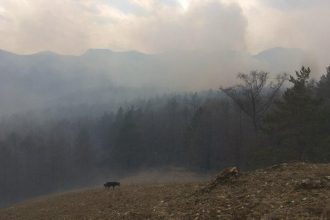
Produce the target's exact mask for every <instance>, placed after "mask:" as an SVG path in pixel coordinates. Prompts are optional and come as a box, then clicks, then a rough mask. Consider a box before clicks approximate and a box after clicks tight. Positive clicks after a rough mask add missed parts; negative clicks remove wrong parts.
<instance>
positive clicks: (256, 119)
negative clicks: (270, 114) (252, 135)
mask: <svg viewBox="0 0 330 220" xmlns="http://www.w3.org/2000/svg"><path fill="white" fill-rule="evenodd" d="M238 78H239V79H240V80H241V83H240V84H238V85H236V86H233V87H229V88H222V87H221V88H220V89H221V90H222V91H223V92H224V93H225V94H226V95H227V96H229V97H230V98H231V99H232V100H233V101H234V102H235V103H236V104H237V105H238V106H239V108H240V109H241V110H242V111H243V112H244V113H245V114H246V115H248V116H249V117H250V118H251V119H252V123H253V126H254V129H255V132H256V133H257V132H258V130H259V128H260V121H261V119H262V117H263V116H264V114H265V113H266V112H267V110H268V109H269V108H270V106H271V104H272V103H273V101H274V99H275V98H276V96H277V95H278V93H279V91H280V88H281V87H282V85H283V83H284V82H285V81H286V80H287V78H288V77H287V74H282V75H277V76H276V77H275V81H272V80H270V77H269V73H268V72H264V71H251V72H250V73H249V74H245V73H239V74H238Z"/></svg>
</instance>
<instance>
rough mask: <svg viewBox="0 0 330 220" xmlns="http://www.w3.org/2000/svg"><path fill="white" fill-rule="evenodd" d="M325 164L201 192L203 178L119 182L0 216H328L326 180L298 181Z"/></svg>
mask: <svg viewBox="0 0 330 220" xmlns="http://www.w3.org/2000/svg"><path fill="white" fill-rule="evenodd" d="M329 176H330V165H329V164H318V165H316V164H303V163H295V164H289V165H281V166H276V167H271V168H266V169H261V170H256V171H253V172H246V173H242V174H240V176H239V177H238V178H234V179H231V180H230V181H228V182H226V183H222V184H219V185H218V186H217V187H216V188H215V189H213V190H212V191H210V192H201V191H200V189H202V188H205V187H206V188H207V187H208V183H207V182H202V183H189V184H185V183H177V184H166V185H161V184H157V185H151V184H141V185H123V186H122V187H121V188H120V189H116V190H114V191H112V190H109V191H107V190H104V189H103V188H95V189H88V190H81V191H76V192H69V193H65V194H61V195H53V196H50V197H47V198H39V199H35V200H30V201H27V202H24V203H21V204H18V205H16V206H13V207H11V208H7V209H3V210H0V219H1V220H2V219H6V220H10V219H35V220H38V219H247V218H250V219H251V218H256V219H260V218H263V219H283V218H288V219H304V218H305V219H310V218H312V217H315V219H320V218H324V219H329V218H330V187H329V186H330V185H329V186H323V185H322V186H321V187H319V188H318V187H316V189H301V188H297V186H298V185H299V184H300V183H301V182H302V181H303V180H304V179H306V178H313V179H317V180H318V179H326V178H329Z"/></svg>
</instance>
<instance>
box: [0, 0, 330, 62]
mask: <svg viewBox="0 0 330 220" xmlns="http://www.w3.org/2000/svg"><path fill="white" fill-rule="evenodd" d="M329 9H330V2H329V1H326V0H315V1H309V0H291V1H284V0H157V1H156V0H95V1H92V0H56V1H49V0H2V1H1V2H0V48H1V49H5V50H9V51H12V52H16V53H23V54H24V53H34V52H38V51H45V50H50V51H54V52H57V53H62V54H81V53H83V52H84V51H86V50H87V49H89V48H109V49H113V50H138V51H142V52H147V53H158V52H164V51H169V50H218V51H219V50H228V49H230V50H241V51H246V52H249V53H257V52H259V51H262V50H265V49H268V48H272V47H289V48H301V49H304V50H307V51H310V53H311V54H313V55H315V56H316V57H317V58H319V59H323V60H324V62H326V59H325V57H327V56H329V55H330V54H329V52H328V51H329V49H328V48H329V46H330V43H329V41H328V39H329V38H330V31H329V30H328V28H327V27H328V25H329V24H330V16H328V12H329Z"/></svg>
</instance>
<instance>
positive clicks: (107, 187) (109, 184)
mask: <svg viewBox="0 0 330 220" xmlns="http://www.w3.org/2000/svg"><path fill="white" fill-rule="evenodd" d="M116 186H120V182H106V183H104V187H105V188H106V189H109V188H110V187H112V189H115V187H116Z"/></svg>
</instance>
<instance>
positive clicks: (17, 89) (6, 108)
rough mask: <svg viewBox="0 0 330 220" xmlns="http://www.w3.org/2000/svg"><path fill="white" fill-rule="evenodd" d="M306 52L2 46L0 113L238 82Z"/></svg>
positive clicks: (287, 66)
mask: <svg viewBox="0 0 330 220" xmlns="http://www.w3.org/2000/svg"><path fill="white" fill-rule="evenodd" d="M305 56H306V54H305V53H304V52H303V51H302V50H299V49H286V48H273V49H270V50H266V51H263V52H261V53H259V54H257V55H250V54H247V53H243V52H238V51H172V52H168V53H161V54H144V53H140V52H137V51H126V52H114V51H112V50H108V49H90V50H88V51H86V52H85V53H83V54H82V55H78V56H73V55H60V54H57V53H53V52H50V51H45V52H39V53H35V54H31V55H18V54H15V53H11V52H7V51H4V50H0V106H1V108H0V114H2V113H15V112H21V111H25V110H33V109H40V108H49V107H51V106H57V105H61V106H66V105H72V104H77V105H79V104H90V105H94V104H98V103H102V104H104V103H110V102H114V100H116V102H117V101H118V102H120V100H127V99H130V98H134V97H138V96H145V95H147V93H149V92H150V91H151V89H150V88H162V89H156V90H159V91H160V92H162V91H182V90H184V91H195V90H203V89H208V88H218V87H219V86H220V85H227V84H230V83H233V82H234V81H235V80H236V74H237V73H238V72H246V71H250V70H253V69H263V70H266V71H272V72H276V73H277V72H283V71H290V72H292V71H293V70H295V69H297V68H299V66H301V65H302V61H303V60H304V57H305ZM125 88H130V89H127V90H126V89H125ZM132 88H134V89H132ZM148 88H149V89H148ZM124 90H125V91H126V92H125V91H124ZM138 90H139V91H140V92H137V91H138ZM82 94H84V95H82ZM152 94H155V90H152V92H150V95H152Z"/></svg>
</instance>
